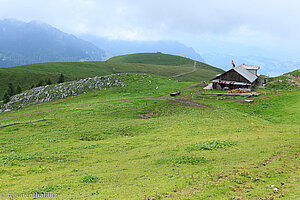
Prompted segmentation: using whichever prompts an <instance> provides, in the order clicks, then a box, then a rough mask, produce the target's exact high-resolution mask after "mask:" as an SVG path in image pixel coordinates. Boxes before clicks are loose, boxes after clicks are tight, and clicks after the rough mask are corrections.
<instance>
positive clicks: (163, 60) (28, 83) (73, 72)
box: [0, 53, 223, 98]
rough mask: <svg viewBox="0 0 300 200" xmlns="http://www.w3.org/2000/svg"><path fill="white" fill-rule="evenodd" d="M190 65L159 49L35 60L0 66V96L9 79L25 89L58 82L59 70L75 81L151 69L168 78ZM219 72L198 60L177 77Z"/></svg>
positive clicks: (198, 77)
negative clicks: (103, 57) (76, 59)
mask: <svg viewBox="0 0 300 200" xmlns="http://www.w3.org/2000/svg"><path fill="white" fill-rule="evenodd" d="M193 69H194V61H193V60H191V59H188V58H184V57H180V56H174V55H168V54H162V53H145V54H143V53H141V54H132V55H124V56H117V57H113V58H111V59H109V60H107V61H104V62H97V61H91V62H57V63H38V64H32V65H24V66H17V67H9V68H0V97H1V98H2V97H3V94H4V92H5V91H6V90H7V88H8V83H10V82H11V83H12V84H13V85H14V86H15V87H17V85H18V84H20V85H21V87H22V89H23V90H27V89H29V88H31V87H32V86H35V85H37V84H38V83H39V81H40V80H42V81H44V80H48V79H50V80H51V82H52V83H57V81H58V78H59V76H60V74H61V73H62V74H63V75H64V76H65V81H74V80H79V79H82V78H87V77H94V76H104V75H110V74H114V73H150V74H155V75H159V76H164V77H168V78H170V77H172V76H174V75H177V74H181V73H183V72H189V71H192V70H193ZM222 72H223V70H221V69H219V68H216V67H213V66H210V65H207V64H205V63H202V62H197V71H196V72H194V73H191V74H186V75H184V76H180V77H177V78H176V80H179V81H196V82H200V81H208V80H209V79H211V78H213V77H215V76H216V75H217V74H220V73H222Z"/></svg>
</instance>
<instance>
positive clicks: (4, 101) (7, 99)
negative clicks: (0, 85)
mask: <svg viewBox="0 0 300 200" xmlns="http://www.w3.org/2000/svg"><path fill="white" fill-rule="evenodd" d="M9 101H10V96H9V94H8V92H5V93H4V96H3V103H8V102H9Z"/></svg>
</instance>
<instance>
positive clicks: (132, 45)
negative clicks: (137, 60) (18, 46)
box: [80, 35, 204, 62]
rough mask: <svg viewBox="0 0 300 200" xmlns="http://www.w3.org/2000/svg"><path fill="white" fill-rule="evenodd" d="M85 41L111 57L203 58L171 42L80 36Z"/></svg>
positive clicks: (192, 50)
mask: <svg viewBox="0 0 300 200" xmlns="http://www.w3.org/2000/svg"><path fill="white" fill-rule="evenodd" d="M80 38H83V39H84V40H86V41H89V42H91V43H93V44H95V45H96V46H98V47H100V48H102V49H104V50H105V51H106V52H108V53H110V54H111V55H112V56H118V55H125V54H133V53H156V52H161V53H166V54H172V55H178V56H184V57H188V58H191V59H193V60H197V61H202V62H203V61H204V60H203V58H202V57H201V56H200V55H199V54H198V53H197V52H196V51H195V50H194V49H193V48H192V47H187V46H185V45H184V44H182V43H179V42H177V41H172V40H161V41H126V40H109V39H106V38H102V37H97V36H92V35H81V36H80Z"/></svg>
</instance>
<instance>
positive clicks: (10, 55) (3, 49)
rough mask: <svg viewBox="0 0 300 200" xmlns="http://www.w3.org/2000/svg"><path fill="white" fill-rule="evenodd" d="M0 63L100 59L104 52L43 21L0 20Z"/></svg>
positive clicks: (12, 64) (9, 64)
mask: <svg viewBox="0 0 300 200" xmlns="http://www.w3.org/2000/svg"><path fill="white" fill-rule="evenodd" d="M0 27H1V28H0V44H1V45H0V67H11V66H18V65H25V64H32V63H41V62H73V61H81V60H99V61H101V60H103V59H104V57H106V53H105V52H104V51H103V50H101V49H100V48H98V47H96V46H95V45H93V44H91V43H89V42H87V41H84V40H81V39H79V38H77V37H75V36H74V35H71V34H67V33H64V32H62V31H60V30H58V29H56V28H54V27H52V26H50V25H48V24H46V23H42V22H38V21H31V22H28V23H25V22H22V21H18V20H13V19H5V20H0Z"/></svg>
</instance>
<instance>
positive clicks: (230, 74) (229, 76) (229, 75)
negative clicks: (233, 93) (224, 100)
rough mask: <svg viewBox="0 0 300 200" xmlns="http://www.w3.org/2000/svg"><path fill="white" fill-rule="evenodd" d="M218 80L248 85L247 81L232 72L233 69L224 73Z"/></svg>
mask: <svg viewBox="0 0 300 200" xmlns="http://www.w3.org/2000/svg"><path fill="white" fill-rule="evenodd" d="M220 79H221V80H224V81H236V82H244V83H250V81H248V80H247V79H245V78H244V77H243V76H242V75H240V74H239V73H237V72H236V71H234V70H233V69H231V70H229V71H228V72H225V73H224V74H222V75H220Z"/></svg>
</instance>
